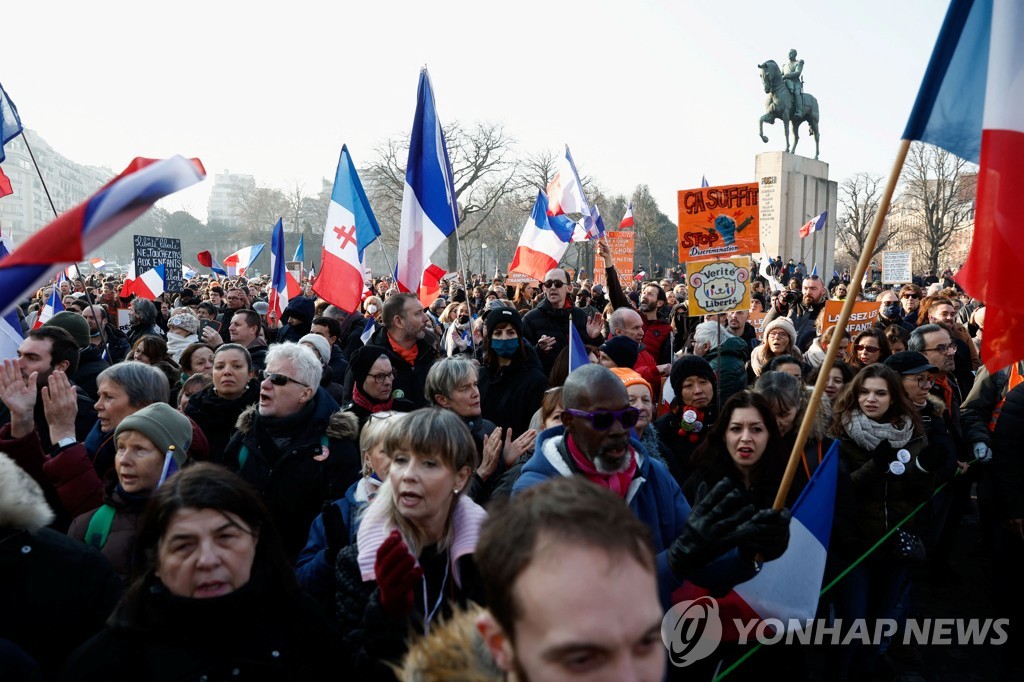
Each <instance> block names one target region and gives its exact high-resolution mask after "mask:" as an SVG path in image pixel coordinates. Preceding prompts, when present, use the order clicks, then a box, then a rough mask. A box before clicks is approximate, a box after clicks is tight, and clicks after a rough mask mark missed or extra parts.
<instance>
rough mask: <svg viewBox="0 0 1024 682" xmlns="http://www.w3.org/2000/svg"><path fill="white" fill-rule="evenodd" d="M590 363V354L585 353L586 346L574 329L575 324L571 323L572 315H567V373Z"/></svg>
mask: <svg viewBox="0 0 1024 682" xmlns="http://www.w3.org/2000/svg"><path fill="white" fill-rule="evenodd" d="M589 364H590V354H589V353H587V346H586V345H585V344H584V343H583V339H581V338H580V333H579V332H578V331H576V325H574V324H573V323H572V316H570V317H569V374H572V372H573V370H575V369H579V368H580V367H583V366H584V365H589Z"/></svg>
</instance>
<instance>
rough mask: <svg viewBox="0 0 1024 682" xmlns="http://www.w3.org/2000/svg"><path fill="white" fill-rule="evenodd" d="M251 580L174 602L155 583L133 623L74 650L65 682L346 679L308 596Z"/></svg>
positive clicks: (326, 626)
mask: <svg viewBox="0 0 1024 682" xmlns="http://www.w3.org/2000/svg"><path fill="white" fill-rule="evenodd" d="M262 582H263V581H261V580H260V578H259V576H258V575H254V576H253V578H252V580H250V581H249V583H248V584H246V585H244V586H243V587H241V588H240V589H238V590H235V591H234V592H231V593H230V594H226V595H224V596H222V597H216V598H213V599H189V598H185V597H176V596H174V595H172V594H170V593H169V592H167V590H166V588H164V587H163V586H162V585H160V583H159V582H158V581H156V580H155V579H153V580H152V583H151V585H150V587H149V589H148V590H147V594H146V595H145V600H146V601H145V603H144V604H143V605H142V607H141V609H140V611H141V614H140V617H139V618H138V621H139V622H138V623H134V624H132V625H131V626H129V625H125V624H116V625H115V626H114V627H107V628H106V629H104V630H103V631H102V632H101V633H100V634H98V635H97V636H96V637H93V638H92V639H91V640H89V641H88V642H87V643H86V644H85V645H84V646H82V647H81V648H80V649H79V650H78V651H76V652H75V654H74V656H73V657H72V658H71V660H70V661H69V662H68V665H67V667H66V668H65V672H64V675H63V679H64V680H69V681H82V682H86V681H93V680H95V681H96V682H101V681H102V682H121V681H124V682H129V681H130V682H147V681H148V682H164V681H166V682H171V681H177V680H210V682H213V681H214V680H261V681H262V680H265V681H266V682H271V681H276V680H294V681H296V682H298V681H299V680H303V681H304V680H312V681H316V680H329V679H330V680H336V679H345V676H344V674H343V671H341V670H339V669H338V666H337V662H336V659H335V655H334V648H335V646H336V641H337V633H336V632H335V631H334V627H333V625H332V624H331V622H330V620H329V619H328V618H327V617H326V616H324V614H323V613H322V612H321V610H320V609H319V607H318V606H317V605H316V604H315V603H314V602H313V601H312V599H310V598H309V597H308V596H306V595H304V594H302V593H297V594H295V595H291V596H288V595H271V594H268V591H267V590H265V589H261V587H260V585H261V584H262Z"/></svg>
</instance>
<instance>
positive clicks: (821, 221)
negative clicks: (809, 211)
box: [800, 211, 828, 239]
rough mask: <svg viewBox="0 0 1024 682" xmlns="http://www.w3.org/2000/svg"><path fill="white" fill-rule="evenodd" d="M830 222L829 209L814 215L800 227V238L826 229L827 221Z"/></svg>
mask: <svg viewBox="0 0 1024 682" xmlns="http://www.w3.org/2000/svg"><path fill="white" fill-rule="evenodd" d="M827 222H828V211H822V212H821V213H819V214H818V215H816V216H814V217H813V218H811V219H810V220H808V221H807V222H806V223H804V224H803V227H801V228H800V238H801V239H803V238H804V237H809V236H810V235H811V234H812V233H814V232H818V231H819V230H824V229H825V223H827Z"/></svg>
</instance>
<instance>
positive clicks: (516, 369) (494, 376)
mask: <svg viewBox="0 0 1024 682" xmlns="http://www.w3.org/2000/svg"><path fill="white" fill-rule="evenodd" d="M485 327H486V329H487V336H486V338H485V340H484V356H483V365H482V366H481V367H480V379H479V381H480V383H479V385H480V408H481V414H482V416H483V417H484V419H489V420H491V421H492V422H494V423H495V424H497V425H498V426H500V427H502V429H512V438H513V439H515V438H519V437H520V436H521V435H523V434H524V433H525V432H526V431H528V430H529V429H530V419H532V417H533V413H534V412H536V411H537V409H538V408H540V404H541V400H542V399H543V397H544V391H545V390H546V389H547V387H548V380H547V377H545V376H544V373H543V372H542V371H541V370H540V367H539V366H538V365H537V364H536V362H532V363H531V361H530V359H529V356H528V355H527V352H526V347H525V346H524V344H525V340H524V339H523V321H522V318H520V317H519V313H517V312H516V311H515V310H512V309H511V308H499V309H497V310H492V311H491V312H489V313H488V314H487V318H486V320H485Z"/></svg>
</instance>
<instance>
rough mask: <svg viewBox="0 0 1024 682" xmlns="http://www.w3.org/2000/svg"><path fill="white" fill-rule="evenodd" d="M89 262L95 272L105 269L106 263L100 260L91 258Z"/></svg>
mask: <svg viewBox="0 0 1024 682" xmlns="http://www.w3.org/2000/svg"><path fill="white" fill-rule="evenodd" d="M89 262H90V263H91V264H92V267H93V268H94V269H96V270H102V269H103V268H105V267H107V261H105V260H103V259H102V258H93V259H92V260H91V261H89Z"/></svg>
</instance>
